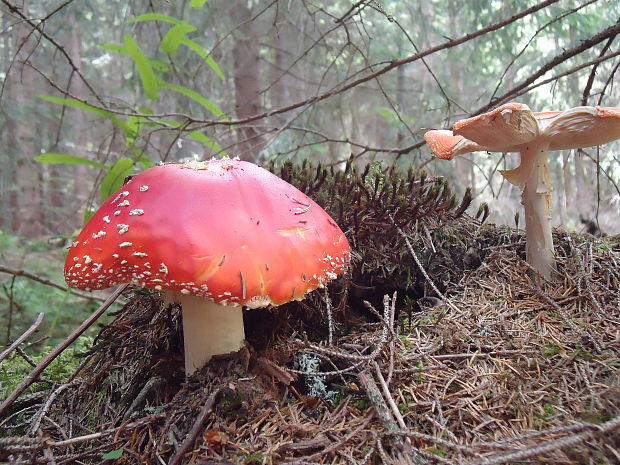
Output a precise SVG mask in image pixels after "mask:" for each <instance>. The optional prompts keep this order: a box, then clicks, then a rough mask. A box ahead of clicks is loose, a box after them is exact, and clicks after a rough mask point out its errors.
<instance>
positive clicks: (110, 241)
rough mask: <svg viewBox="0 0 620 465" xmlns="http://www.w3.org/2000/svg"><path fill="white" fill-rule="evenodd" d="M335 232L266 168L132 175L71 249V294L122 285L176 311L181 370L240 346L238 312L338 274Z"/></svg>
mask: <svg viewBox="0 0 620 465" xmlns="http://www.w3.org/2000/svg"><path fill="white" fill-rule="evenodd" d="M349 259H350V248H349V244H348V242H347V239H346V238H345V236H344V234H343V233H342V231H341V230H340V228H339V227H338V226H337V225H336V223H335V222H334V221H333V220H332V219H331V218H330V216H329V215H328V214H327V213H326V212H325V211H324V210H323V209H322V208H321V207H320V206H319V205H317V204H316V203H315V202H314V201H313V200H311V199H310V198H309V197H307V196H306V195H305V194H303V193H302V192H300V191H299V190H297V189H296V188H295V187H293V186H291V185H290V184H288V183H287V182H285V181H283V180H282V179H280V178H278V177H277V176H275V175H274V174H272V173H270V172H268V171H267V170H265V169H263V168H260V167H258V166H256V165H253V164H251V163H247V162H244V161H239V160H232V159H224V160H211V161H205V162H189V163H185V164H165V165H159V166H155V167H153V168H150V169H148V170H146V171H144V172H142V173H141V174H138V175H136V176H134V177H133V178H132V179H131V180H130V181H129V182H128V183H126V184H125V185H124V186H123V187H122V188H121V190H120V191H118V192H117V193H116V194H114V195H113V196H112V197H111V198H110V199H108V200H107V201H106V202H105V203H104V204H103V205H102V206H101V208H100V209H99V210H98V211H97V212H96V213H95V215H94V216H93V217H92V218H91V220H90V221H89V222H88V223H87V224H86V226H85V227H84V230H83V231H82V232H81V233H80V234H79V235H78V237H77V238H76V240H75V242H74V243H73V245H72V246H71V247H70V250H69V255H68V256H67V261H66V263H65V279H66V281H67V283H68V284H69V285H70V286H71V287H77V288H80V289H85V290H90V289H103V288H107V287H111V286H114V285H118V284H122V283H134V284H137V285H139V286H141V287H146V288H150V289H154V290H157V291H164V293H165V295H164V298H165V299H166V300H167V301H178V302H179V303H180V304H181V306H182V318H183V334H184V341H185V372H186V373H187V374H188V375H190V374H192V373H193V372H194V371H195V370H197V369H199V368H201V367H202V366H203V365H204V364H205V363H206V362H207V361H208V360H209V359H210V358H211V357H212V356H213V355H216V354H225V353H229V352H234V351H237V350H239V349H240V348H241V347H242V346H243V340H244V337H245V336H244V330H243V314H242V306H246V307H248V308H258V307H266V306H277V305H281V304H284V303H286V302H289V301H291V300H301V299H302V298H303V297H304V296H305V295H306V294H307V293H308V292H310V291H312V290H314V289H316V288H317V287H321V286H323V285H324V284H325V283H326V282H327V281H329V280H331V279H333V278H335V277H336V275H337V274H338V273H340V272H342V271H343V270H344V269H345V267H346V266H347V263H348V261H349Z"/></svg>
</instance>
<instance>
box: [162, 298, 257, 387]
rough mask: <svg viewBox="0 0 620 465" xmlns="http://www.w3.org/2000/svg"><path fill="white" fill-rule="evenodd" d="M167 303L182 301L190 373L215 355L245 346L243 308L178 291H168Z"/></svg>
mask: <svg viewBox="0 0 620 465" xmlns="http://www.w3.org/2000/svg"><path fill="white" fill-rule="evenodd" d="M164 302H170V303H171V302H178V303H179V304H181V311H182V317H183V342H184V344H185V374H186V375H187V376H190V375H192V374H193V373H194V372H195V371H196V370H199V369H200V368H202V367H203V366H204V365H205V364H206V363H207V362H208V361H209V360H210V359H211V357H213V356H214V355H219V354H228V353H230V352H236V351H238V350H239V349H241V348H242V347H243V341H244V339H245V332H244V330H243V312H242V307H240V306H239V307H225V306H223V305H218V304H216V303H215V302H211V301H210V300H206V299H203V298H201V297H196V296H193V295H185V294H181V293H179V292H166V294H165V296H164Z"/></svg>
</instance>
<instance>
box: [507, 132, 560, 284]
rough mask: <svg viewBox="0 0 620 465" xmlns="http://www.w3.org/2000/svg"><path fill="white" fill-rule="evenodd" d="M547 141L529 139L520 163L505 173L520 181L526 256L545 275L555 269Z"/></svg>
mask: <svg viewBox="0 0 620 465" xmlns="http://www.w3.org/2000/svg"><path fill="white" fill-rule="evenodd" d="M548 148H549V143H548V142H547V141H541V142H532V143H530V144H527V146H526V147H524V148H523V149H522V151H521V165H520V166H519V167H518V168H517V169H516V170H511V171H510V172H507V173H506V174H505V177H506V178H507V179H508V181H510V182H512V183H513V184H518V185H521V186H522V188H523V192H522V195H521V202H522V204H523V208H524V210H525V229H526V234H527V243H526V258H527V261H528V263H530V264H531V265H532V267H533V268H534V269H536V270H538V271H539V272H540V273H541V275H542V276H544V277H545V278H547V279H551V278H553V275H554V273H555V258H554V251H553V237H552V235H551V193H552V191H553V184H552V181H551V176H550V174H549V166H548V163H547V152H548Z"/></svg>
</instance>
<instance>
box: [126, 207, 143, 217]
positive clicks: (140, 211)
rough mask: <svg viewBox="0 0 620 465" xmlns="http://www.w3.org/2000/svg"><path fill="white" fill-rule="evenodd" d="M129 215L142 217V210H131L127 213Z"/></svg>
mask: <svg viewBox="0 0 620 465" xmlns="http://www.w3.org/2000/svg"><path fill="white" fill-rule="evenodd" d="M129 214H130V215H144V210H142V209H141V208H136V209H135V210H131V211H130V212H129Z"/></svg>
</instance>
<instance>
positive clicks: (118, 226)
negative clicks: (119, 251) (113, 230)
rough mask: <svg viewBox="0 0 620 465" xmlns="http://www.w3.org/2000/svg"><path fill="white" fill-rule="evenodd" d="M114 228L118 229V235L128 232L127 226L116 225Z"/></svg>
mask: <svg viewBox="0 0 620 465" xmlns="http://www.w3.org/2000/svg"><path fill="white" fill-rule="evenodd" d="M116 227H117V228H118V233H119V234H125V233H126V232H127V231H128V230H129V225H128V224H122V223H119V224H117V225H116Z"/></svg>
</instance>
